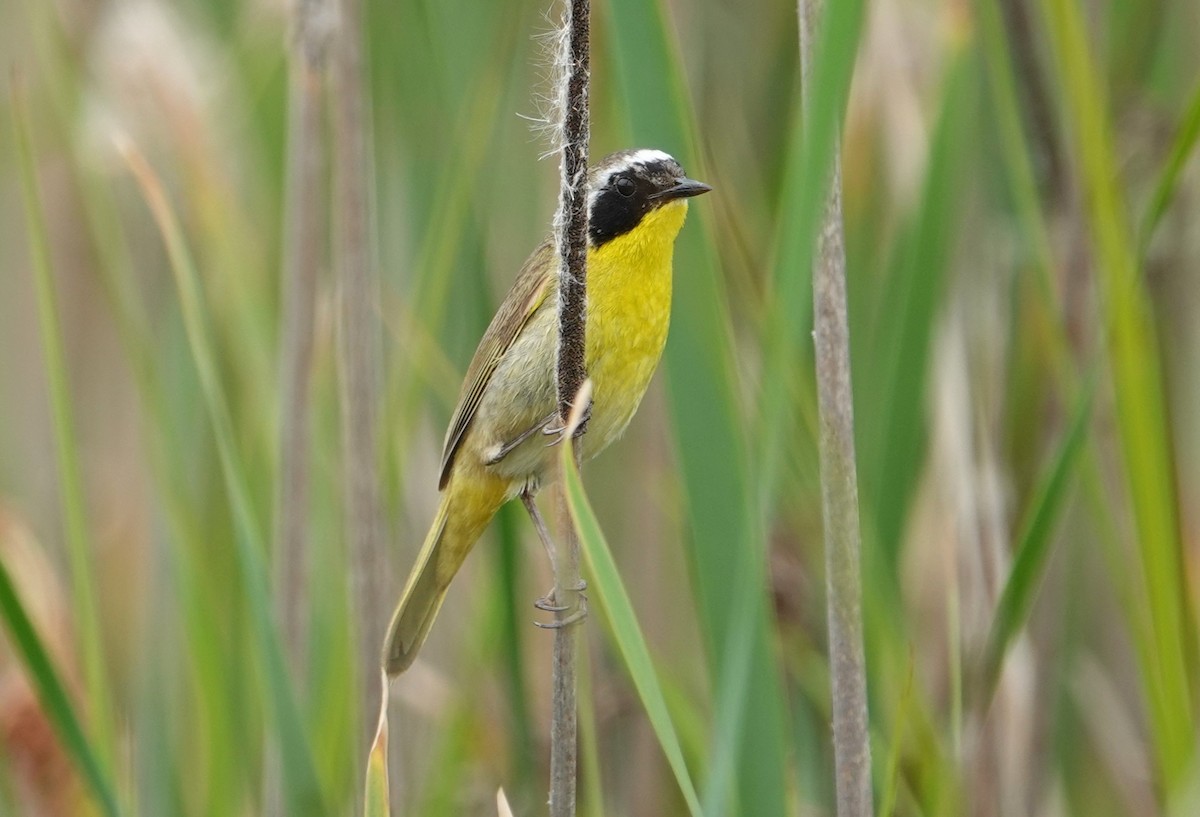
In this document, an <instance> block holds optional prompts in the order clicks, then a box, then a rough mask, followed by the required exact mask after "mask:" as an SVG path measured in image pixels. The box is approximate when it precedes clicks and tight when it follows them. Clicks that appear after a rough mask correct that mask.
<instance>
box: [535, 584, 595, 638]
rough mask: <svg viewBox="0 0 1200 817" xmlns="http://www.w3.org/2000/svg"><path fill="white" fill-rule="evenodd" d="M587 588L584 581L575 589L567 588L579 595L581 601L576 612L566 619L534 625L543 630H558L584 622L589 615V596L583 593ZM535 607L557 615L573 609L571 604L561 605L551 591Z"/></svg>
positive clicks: (538, 622)
mask: <svg viewBox="0 0 1200 817" xmlns="http://www.w3.org/2000/svg"><path fill="white" fill-rule="evenodd" d="M587 586H588V585H587V582H586V581H584V580H583V579H580V580H579V581H578V583H576V585H575V586H574V587H569V588H566V589H567V590H568V591H570V592H573V593H577V594H579V601H578V604H577V606H576V610H575V612H573V613H571V614H570V615H569V616H566V617H565V618H556V619H554V620H553V621H547V622H542V621H535V622H533V623H534V625H535V626H538V627H541V628H542V629H543V630H558V629H561V628H563V627H567V626H569V625H571V624H574V623H576V622H577V621H583V620H584V619H585V618H587V614H588V606H587V596H585V595H584V594H583V591H584V590H587ZM533 606H534V607H536V608H537V609H539V610H544V611H546V612H547V613H555V614H558V613H565V612H566V611H568V610H570V609H571V607H572V605H570V604H565V605H564V604H559V603H558V600H557V599H555V598H554V591H553V590H551V591H550V592H549V593H547V594H546V595H544V596H542V597H541V598H540V599H538V600H537V601H535V602H534V603H533Z"/></svg>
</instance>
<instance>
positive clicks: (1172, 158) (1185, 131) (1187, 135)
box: [1138, 85, 1200, 258]
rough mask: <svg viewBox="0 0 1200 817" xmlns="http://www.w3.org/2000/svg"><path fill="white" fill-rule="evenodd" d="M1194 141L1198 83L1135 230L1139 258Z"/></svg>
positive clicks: (1199, 133)
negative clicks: (1140, 220) (1143, 213)
mask: <svg viewBox="0 0 1200 817" xmlns="http://www.w3.org/2000/svg"><path fill="white" fill-rule="evenodd" d="M1197 142H1200V85H1197V86H1196V90H1195V91H1194V92H1193V93H1192V101H1191V103H1190V104H1189V105H1188V108H1187V113H1185V114H1184V115H1183V122H1181V123H1180V125H1179V133H1178V134H1176V136H1175V141H1174V142H1173V143H1172V144H1171V153H1170V154H1169V155H1168V156H1167V163H1166V164H1165V165H1163V169H1162V172H1161V173H1160V174H1159V176H1158V182H1157V183H1156V184H1155V185H1154V193H1153V194H1151V196H1150V203H1149V204H1148V205H1147V206H1146V213H1145V215H1144V216H1142V224H1141V228H1140V229H1139V230H1138V240H1139V241H1140V243H1141V246H1140V251H1139V253H1138V255H1139V257H1142V258H1145V256H1146V249H1147V248H1148V247H1149V246H1150V239H1151V238H1153V237H1154V230H1155V228H1156V227H1158V222H1159V221H1160V220H1161V219H1162V216H1163V213H1165V212H1166V211H1167V206H1168V205H1169V204H1170V203H1171V197H1172V196H1173V195H1174V194H1175V188H1176V187H1178V186H1179V177H1180V175H1181V174H1182V173H1183V168H1184V166H1185V165H1186V164H1187V160H1188V157H1189V156H1191V155H1192V151H1193V150H1195V148H1196V143H1197Z"/></svg>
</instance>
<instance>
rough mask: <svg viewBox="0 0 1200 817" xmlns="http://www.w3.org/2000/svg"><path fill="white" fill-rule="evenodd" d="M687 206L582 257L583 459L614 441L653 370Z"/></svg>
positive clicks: (664, 210) (653, 215)
mask: <svg viewBox="0 0 1200 817" xmlns="http://www.w3.org/2000/svg"><path fill="white" fill-rule="evenodd" d="M686 216H687V202H685V201H683V200H680V201H675V202H672V203H670V204H667V205H664V206H663V207H660V208H658V209H656V210H654V211H652V212H650V213H649V214H647V215H646V217H645V218H644V219H642V221H641V223H640V224H638V226H637V227H635V228H634V229H633V230H631V231H630V232H628V233H625V234H624V235H621V236H618V237H617V238H614V239H613V240H611V241H609V242H608V243H606V244H604V245H603V246H601V247H600V248H599V249H593V250H589V252H588V323H587V369H588V375H589V376H590V377H591V378H592V384H593V388H594V392H593V397H592V399H593V405H592V419H591V421H590V422H589V426H588V433H587V435H585V437H584V441H585V455H586V456H591V455H592V454H595V453H597V452H599V451H600V450H601V449H603V448H604V447H605V446H607V445H608V444H609V443H610V442H612V441H613V440H614V439H616V438H617V437H619V436H620V434H621V432H623V431H624V430H625V426H626V425H628V423H629V420H630V419H631V418H632V417H633V414H634V412H635V411H637V407H638V404H639V403H641V401H642V396H643V395H645V393H646V388H647V386H649V384H650V378H651V377H652V376H653V374H654V370H655V368H656V367H657V366H658V361H659V358H660V357H661V356H662V350H663V346H664V345H665V344H666V340H667V327H668V325H669V324H670V319H671V265H672V254H673V249H674V246H675V236H676V235H677V234H678V233H679V230H680V228H681V227H682V226H683V221H684V218H685V217H686Z"/></svg>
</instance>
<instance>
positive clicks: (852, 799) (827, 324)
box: [798, 0, 873, 817]
mask: <svg viewBox="0 0 1200 817" xmlns="http://www.w3.org/2000/svg"><path fill="white" fill-rule="evenodd" d="M798 11H799V18H800V53H801V64H802V66H803V69H802V74H801V75H802V78H803V80H802V81H803V93H804V97H805V102H807V100H808V96H809V92H810V89H811V88H810V84H809V83H810V82H811V70H810V68H811V64H812V49H813V42H814V40H815V36H814V35H815V31H816V26H817V25H818V24H819V20H820V17H821V14H822V11H823V9H822V4H821V0H800V7H799V10H798ZM835 145H836V142H835ZM841 184H842V172H841V161H840V151H839V150H838V149H837V148H836V147H835V149H834V151H833V155H832V158H831V161H830V171H829V192H828V195H827V198H826V200H825V215H824V221H823V223H822V226H821V232H820V236H819V238H818V241H817V253H816V259H815V268H814V271H813V329H814V332H813V335H814V339H815V344H816V355H815V362H816V376H817V407H818V412H819V417H820V436H819V445H820V456H821V510H822V517H823V519H824V529H825V584H826V603H827V605H828V608H827V609H828V613H827V615H828V626H829V661H830V669H831V683H832V686H833V744H834V764H835V775H836V778H837V785H836V792H837V813H838V815H839V817H869V816H870V815H871V814H872V813H873V807H872V797H871V744H870V733H869V725H870V724H869V720H868V716H867V675H866V660H865V658H864V655H863V624H862V575H861V568H860V564H859V551H860V549H861V542H862V535H861V532H860V530H859V518H858V474H857V471H856V470H855V463H854V404H853V393H852V391H851V386H850V330H849V324H848V320H847V316H846V248H845V238H844V236H843V230H842V197H841Z"/></svg>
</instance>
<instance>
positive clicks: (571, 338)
mask: <svg viewBox="0 0 1200 817" xmlns="http://www.w3.org/2000/svg"><path fill="white" fill-rule="evenodd" d="M590 14H591V9H590V6H589V2H588V0H568V7H567V16H566V21H565V23H564V25H565V27H566V28H565V35H566V36H565V42H564V51H563V56H562V62H561V64H560V70H561V76H560V78H559V81H560V82H561V83H564V85H563V87H562V88H560V94H559V96H560V99H561V101H562V106H563V109H562V120H561V121H562V133H561V146H562V161H561V172H562V190H561V196H560V199H559V209H558V214H557V217H556V219H555V228H556V235H555V240H556V243H557V250H558V255H559V300H558V326H559V340H558V344H559V345H558V361H557V366H556V376H557V382H558V408H559V414H560V419H561V425H562V427H563V428H564V429H565V428H566V427H567V422H568V415H569V414H570V413H571V407H572V403H573V402H574V401H575V399H576V396H577V395H578V394H579V390H580V388H581V387H582V386H583V383H584V380H585V379H586V377H587V372H586V371H585V364H584V361H585V348H586V346H585V329H586V322H587V312H586V305H587V235H588V211H587V199H588V196H587V166H588V137H589V127H590V124H589V113H588V75H589V71H590V67H589V63H590V47H589V36H590V31H589V29H590ZM564 444H565V443H564ZM575 455H576V457H578V456H579V451H578V448H576V451H575ZM559 510H560V518H561V519H563V520H564V524H563V525H562V526H561V527H562V532H563V533H562V535H561V536H560V537H559V541H558V544H557V546H556V547H557V550H558V553H557V558H556V559H555V576H554V593H553V597H554V601H555V603H556V604H557V605H559V606H560V607H564V608H567V609H565V610H564V611H563V612H560V613H558V614H557V616H558V623H559V624H560V625H565V626H559V628H558V629H556V630H555V631H554V655H553V665H552V675H553V698H552V710H553V711H552V719H551V724H550V817H573V816H574V814H575V780H576V760H577V750H578V723H577V716H578V711H577V706H576V665H577V652H578V649H579V629H578V627H577V626H575V624H567V623H566V621H567V618H568V617H569V616H571V615H572V614H573V613H575V612H576V611H577V610H578V606H579V604H580V603H581V599H580V593H579V590H580V588H581V587H582V583H581V577H580V567H579V536H578V533H577V532H576V531H575V528H574V526H573V525H572V524H571V522H570V515H569V513H568V511H567V507H566V499H565V495H564V494H560V502H559Z"/></svg>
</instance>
